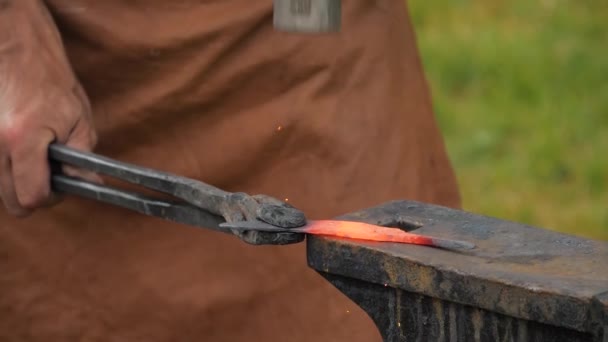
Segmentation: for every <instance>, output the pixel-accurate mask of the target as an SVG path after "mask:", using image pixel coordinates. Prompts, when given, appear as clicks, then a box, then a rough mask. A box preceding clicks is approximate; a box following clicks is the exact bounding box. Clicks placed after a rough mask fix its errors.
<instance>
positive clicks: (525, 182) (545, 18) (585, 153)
mask: <svg viewBox="0 0 608 342" xmlns="http://www.w3.org/2000/svg"><path fill="white" fill-rule="evenodd" d="M408 4H409V8H410V11H411V15H412V19H413V21H414V26H415V28H416V32H417V37H418V45H419V47H420V49H421V54H422V57H423V61H424V65H425V70H426V74H427V77H428V79H429V83H430V86H431V89H432V92H433V97H434V106H435V110H436V113H437V117H438V120H439V122H440V125H441V129H442V130H443V132H444V134H445V138H446V143H447V146H448V150H449V154H450V157H451V159H452V161H453V162H454V166H455V168H456V171H457V175H458V179H459V183H460V186H461V189H462V195H463V201H464V202H463V204H464V207H465V209H466V210H469V211H473V212H477V213H481V214H486V215H491V216H496V217H500V218H505V219H509V220H515V221H519V222H522V223H528V224H532V225H536V226H542V227H545V228H549V229H553V230H557V231H562V232H567V233H571V234H575V235H579V236H585V237H591V238H596V239H604V240H608V1H606V0H584V1H581V0H543V1H537V0H510V1H507V0H505V1H500V0H477V1H466V0H450V1H424V0H417V1H409V2H408Z"/></svg>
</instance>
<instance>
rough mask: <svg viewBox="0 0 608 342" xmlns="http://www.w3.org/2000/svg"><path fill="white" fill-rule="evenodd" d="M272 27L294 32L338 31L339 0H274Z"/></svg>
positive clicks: (339, 20)
mask: <svg viewBox="0 0 608 342" xmlns="http://www.w3.org/2000/svg"><path fill="white" fill-rule="evenodd" d="M273 17H274V18H273V21H274V28H275V29H277V30H280V31H285V32H296V33H331V32H339V31H340V27H341V25H342V3H341V0H274V14H273Z"/></svg>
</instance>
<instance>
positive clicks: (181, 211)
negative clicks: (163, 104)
mask: <svg viewBox="0 0 608 342" xmlns="http://www.w3.org/2000/svg"><path fill="white" fill-rule="evenodd" d="M49 159H50V161H51V163H52V164H54V165H52V166H54V167H53V169H54V170H59V169H60V168H59V167H58V166H60V165H59V164H68V165H71V166H74V167H77V168H81V169H85V170H89V171H92V172H94V173H97V174H100V175H105V176H109V177H112V178H115V179H117V180H121V181H125V182H128V183H131V184H134V185H138V186H141V187H143V188H146V189H150V190H154V191H157V192H159V193H162V194H165V195H170V196H171V197H173V198H175V199H176V200H175V201H173V200H165V199H159V198H154V197H151V196H147V195H143V194H140V193H137V192H134V191H127V190H122V189H118V188H115V187H111V186H107V185H103V184H97V183H92V182H89V181H85V180H81V179H77V178H73V177H69V176H66V175H64V174H62V173H61V172H59V171H56V172H53V174H52V176H51V185H52V188H53V190H55V191H58V192H62V193H68V194H73V195H77V196H81V197H84V198H89V199H92V200H96V201H100V202H104V203H107V204H111V205H115V206H119V207H122V208H126V209H130V210H133V211H136V212H138V213H141V214H144V215H148V216H155V217H159V218H162V219H165V220H169V221H173V222H177V223H182V224H185V225H188V226H194V227H201V228H208V229H213V230H217V231H220V232H224V233H232V234H234V235H236V236H238V237H239V238H241V239H242V240H244V241H245V242H247V243H250V244H255V245H261V244H275V245H276V244H279V245H280V244H290V243H297V242H301V241H303V240H304V234H302V233H295V232H293V233H292V232H290V231H289V229H290V228H295V227H301V226H303V225H305V224H306V218H305V216H304V214H303V213H302V212H301V211H299V210H297V209H295V208H293V207H291V206H290V205H288V204H287V203H284V202H282V201H279V200H277V199H275V198H272V197H270V196H265V195H257V196H249V195H247V194H244V193H231V192H227V191H224V190H221V189H218V188H216V187H214V186H211V185H209V184H205V183H203V182H200V181H197V180H193V179H190V178H186V177H181V176H177V175H173V174H169V173H165V172H161V171H157V170H152V169H148V168H144V167H141V166H136V165H132V164H128V163H124V162H120V161H117V160H113V159H111V158H107V157H104V156H100V155H97V154H94V153H87V152H81V151H78V150H75V149H72V148H69V147H67V146H64V145H60V144H56V143H54V144H51V145H50V146H49ZM241 221H244V222H260V223H265V224H267V225H269V226H272V227H275V228H276V229H275V230H272V231H268V230H263V229H246V228H244V227H241V226H240V225H238V224H236V223H238V222H241ZM226 222H227V223H233V224H235V226H234V227H220V224H222V223H226Z"/></svg>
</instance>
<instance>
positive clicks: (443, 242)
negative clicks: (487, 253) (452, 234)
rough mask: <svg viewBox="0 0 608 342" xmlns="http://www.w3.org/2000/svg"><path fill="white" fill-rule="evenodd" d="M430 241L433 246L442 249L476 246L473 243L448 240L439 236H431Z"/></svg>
mask: <svg viewBox="0 0 608 342" xmlns="http://www.w3.org/2000/svg"><path fill="white" fill-rule="evenodd" d="M432 241H433V245H434V246H435V247H439V248H444V249H457V250H463V249H464V250H470V249H475V248H476V246H475V245H474V244H472V243H470V242H467V241H459V240H448V239H440V238H432Z"/></svg>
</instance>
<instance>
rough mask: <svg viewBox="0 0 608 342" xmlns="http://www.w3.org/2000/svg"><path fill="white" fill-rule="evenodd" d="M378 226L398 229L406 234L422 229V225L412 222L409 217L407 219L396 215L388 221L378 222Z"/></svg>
mask: <svg viewBox="0 0 608 342" xmlns="http://www.w3.org/2000/svg"><path fill="white" fill-rule="evenodd" d="M379 225H381V226H383V227H390V228H399V229H401V230H404V231H406V232H411V231H413V230H416V229H418V228H422V223H420V222H418V221H416V220H414V219H413V218H411V217H407V216H403V215H397V216H395V217H392V218H391V219H389V220H386V221H384V222H380V223H379Z"/></svg>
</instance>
